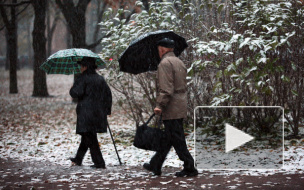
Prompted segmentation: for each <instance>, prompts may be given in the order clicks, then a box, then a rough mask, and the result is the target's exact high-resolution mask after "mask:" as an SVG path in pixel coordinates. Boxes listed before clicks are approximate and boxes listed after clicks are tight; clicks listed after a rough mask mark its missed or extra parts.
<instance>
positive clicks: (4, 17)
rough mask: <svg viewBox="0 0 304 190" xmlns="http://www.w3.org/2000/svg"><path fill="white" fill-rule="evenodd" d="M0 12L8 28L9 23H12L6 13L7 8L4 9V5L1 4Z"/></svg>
mask: <svg viewBox="0 0 304 190" xmlns="http://www.w3.org/2000/svg"><path fill="white" fill-rule="evenodd" d="M0 14H1V16H2V20H3V22H4V24H5V26H6V28H8V27H9V25H10V22H9V20H8V18H7V14H6V11H5V9H4V7H3V6H0Z"/></svg>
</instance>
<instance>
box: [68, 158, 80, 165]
mask: <svg viewBox="0 0 304 190" xmlns="http://www.w3.org/2000/svg"><path fill="white" fill-rule="evenodd" d="M69 159H70V160H71V161H72V163H73V164H75V165H76V166H81V162H80V161H78V160H77V159H76V158H69Z"/></svg>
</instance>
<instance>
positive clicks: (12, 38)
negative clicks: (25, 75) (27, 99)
mask: <svg viewBox="0 0 304 190" xmlns="http://www.w3.org/2000/svg"><path fill="white" fill-rule="evenodd" d="M13 3H17V0H13ZM17 41H18V35H17V22H16V7H14V6H12V7H11V24H10V26H9V29H8V49H9V60H10V67H9V75H10V85H9V93H11V94H16V93H18V85H17V61H18V60H17V59H18V50H17Z"/></svg>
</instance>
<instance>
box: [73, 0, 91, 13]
mask: <svg viewBox="0 0 304 190" xmlns="http://www.w3.org/2000/svg"><path fill="white" fill-rule="evenodd" d="M90 1H91V0H79V1H78V4H77V7H76V9H77V10H79V9H81V10H82V11H84V12H85V10H86V8H87V6H88V4H89V3H90Z"/></svg>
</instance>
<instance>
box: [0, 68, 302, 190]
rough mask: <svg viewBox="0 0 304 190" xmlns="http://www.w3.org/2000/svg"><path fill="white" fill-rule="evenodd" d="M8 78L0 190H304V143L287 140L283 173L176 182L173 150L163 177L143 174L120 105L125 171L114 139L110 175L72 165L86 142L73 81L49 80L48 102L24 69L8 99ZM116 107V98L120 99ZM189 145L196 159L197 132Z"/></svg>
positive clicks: (114, 123) (1, 83)
mask: <svg viewBox="0 0 304 190" xmlns="http://www.w3.org/2000/svg"><path fill="white" fill-rule="evenodd" d="M8 77H9V76H8V72H7V71H4V70H3V69H2V70H1V69H0V95H1V96H0V113H1V115H0V134H1V135H0V162H1V163H0V166H1V169H0V173H1V177H0V189H18V188H20V189H31V188H34V189H40V188H41V189H173V188H174V189H285V188H286V189H287V188H288V189H303V188H304V182H303V181H304V148H303V144H304V141H303V139H293V140H290V141H287V142H286V147H285V154H286V155H285V157H284V162H285V164H284V167H283V168H282V169H278V170H244V171H237V170H236V171H234V170H223V171H207V170H200V169H199V175H198V176H197V177H192V178H187V177H186V178H177V177H175V176H174V173H175V172H176V171H179V170H181V169H182V164H183V163H182V162H181V161H180V160H179V159H178V157H177V156H176V154H175V152H174V150H173V149H172V150H171V151H170V153H169V155H168V157H167V160H166V162H165V163H164V168H163V171H162V176H160V177H157V176H153V175H151V173H150V172H147V171H145V170H144V169H143V168H142V164H143V163H145V162H148V161H149V159H150V158H151V156H152V155H153V152H151V151H144V150H139V149H137V148H136V147H134V146H133V145H132V140H133V138H134V134H135V123H134V122H132V120H130V119H128V118H126V117H125V115H126V114H125V113H124V112H123V111H122V110H120V109H119V107H118V106H117V105H114V106H113V113H112V115H111V117H110V118H109V123H110V126H111V130H112V132H113V136H114V138H115V142H116V145H117V149H118V152H119V155H120V158H121V160H122V162H123V164H122V165H121V166H120V165H119V162H118V159H117V155H116V153H115V150H114V146H113V143H112V141H111V138H110V135H109V133H105V134H99V135H98V140H99V143H100V148H101V150H102V153H103V156H104V159H105V161H106V165H107V168H106V169H92V168H90V167H89V165H91V164H92V161H91V158H90V155H89V153H88V154H87V155H86V157H85V160H84V163H83V166H74V167H72V166H71V163H70V161H69V160H68V158H69V157H72V156H74V154H75V152H76V150H77V148H78V145H79V141H80V138H79V136H78V135H76V134H75V123H76V114H75V108H76V104H74V103H72V102H71V98H70V97H69V94H68V91H69V89H70V87H71V86H72V83H73V76H65V75H48V76H47V84H48V91H49V93H50V95H51V96H50V97H49V98H37V97H32V96H31V94H32V90H33V85H32V83H33V82H32V80H33V72H32V71H30V70H20V71H18V89H19V93H18V94H9V93H8V88H9V78H8ZM114 102H115V99H114ZM187 143H188V148H189V150H190V153H191V154H192V155H193V153H194V148H193V146H194V145H193V144H194V143H193V132H192V133H191V131H190V132H189V135H188V136H187Z"/></svg>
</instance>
